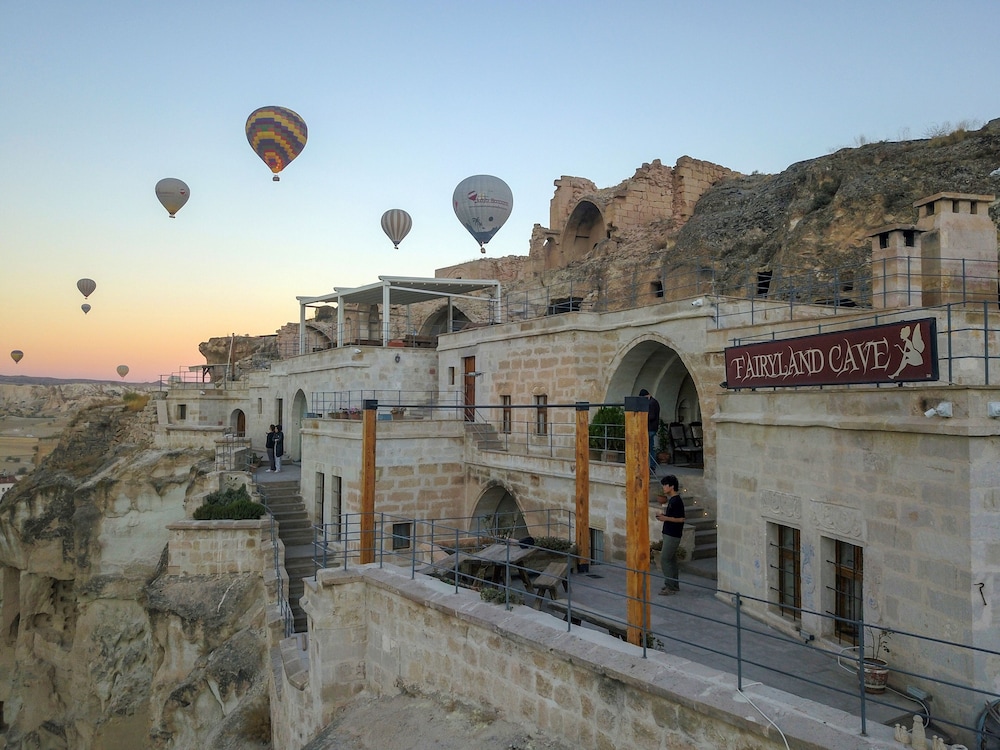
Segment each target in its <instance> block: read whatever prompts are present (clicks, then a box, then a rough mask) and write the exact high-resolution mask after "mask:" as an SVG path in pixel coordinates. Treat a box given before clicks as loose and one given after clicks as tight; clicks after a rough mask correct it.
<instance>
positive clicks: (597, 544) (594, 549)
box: [590, 528, 604, 563]
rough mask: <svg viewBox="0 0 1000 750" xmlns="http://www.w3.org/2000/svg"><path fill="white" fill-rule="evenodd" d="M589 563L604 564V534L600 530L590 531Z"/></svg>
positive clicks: (592, 529)
mask: <svg viewBox="0 0 1000 750" xmlns="http://www.w3.org/2000/svg"><path fill="white" fill-rule="evenodd" d="M590 561H591V562H592V563H602V562H604V532H603V531H601V530H600V529H594V528H591V529H590Z"/></svg>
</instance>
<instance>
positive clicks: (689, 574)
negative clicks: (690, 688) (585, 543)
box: [527, 559, 941, 736]
mask: <svg viewBox="0 0 1000 750" xmlns="http://www.w3.org/2000/svg"><path fill="white" fill-rule="evenodd" d="M714 566H715V560H714V559H712V560H698V561H693V563H686V564H685V565H684V567H682V569H681V574H680V579H681V590H680V592H679V593H678V594H675V595H673V596H660V595H658V594H657V593H656V592H658V591H659V589H660V586H661V583H662V579H661V578H660V576H659V573H658V572H657V571H656V570H655V569H654V570H652V571H651V581H650V589H651V591H652V592H653V594H652V596H651V605H650V622H651V626H650V630H651V632H652V633H653V637H654V638H655V641H654V643H655V648H657V649H658V650H661V651H664V652H665V653H668V654H675V655H677V656H681V657H683V658H685V659H689V660H691V661H693V662H697V663H699V664H703V665H706V666H709V667H712V668H715V669H718V670H721V671H725V672H730V673H733V674H734V675H735V674H736V673H737V670H738V668H739V666H738V662H737V659H736V654H737V653H740V654H741V656H742V679H743V685H744V687H746V686H747V685H749V684H751V683H756V682H760V683H763V684H764V685H767V686H769V687H773V688H777V689H779V690H783V691H785V692H788V693H790V694H792V695H795V696H798V697H802V698H807V699H809V700H813V701H816V702H817V703H821V704H823V705H826V706H830V707H833V708H837V709H840V710H842V711H845V712H847V713H851V714H854V715H856V716H858V717H859V726H860V716H861V699H860V694H859V687H858V678H857V675H856V674H855V672H854V671H853V670H852V669H849V668H848V667H849V666H850V665H849V663H847V662H845V664H844V665H843V666H842V665H841V664H839V663H838V659H837V656H836V651H837V649H832V648H831V647H829V646H815V645H807V644H806V643H805V642H804V641H803V640H802V639H800V638H791V637H789V636H787V635H785V634H784V633H782V632H781V631H779V630H776V629H774V628H771V627H768V626H767V625H765V624H763V623H762V622H760V621H759V620H756V619H754V618H752V617H750V616H749V615H746V614H744V615H743V616H742V617H741V618H740V620H741V622H740V636H739V639H738V638H737V630H736V620H737V613H736V608H735V607H734V606H733V605H732V604H731V603H729V602H728V601H726V600H724V598H723V597H722V596H721V595H719V594H718V593H717V590H716V583H715V581H714V580H713V578H712V576H714V573H715V570H714ZM626 591H627V572H626V570H625V569H624V568H623V567H619V566H617V565H611V564H601V565H591V566H590V569H589V571H587V572H586V573H576V572H574V573H573V574H572V576H571V583H570V591H569V595H568V596H567V594H566V592H564V591H562V590H561V589H560V591H559V596H560V601H562V602H563V603H566V602H567V599H568V600H569V603H570V604H571V605H572V606H574V607H576V606H579V607H582V608H585V609H592V610H595V611H597V612H600V613H601V614H602V615H604V616H605V617H608V618H609V619H614V620H615V621H617V622H621V623H623V624H624V623H625V622H626V620H627V601H628V600H627V595H626ZM530 596H531V595H530V594H529V595H527V597H530ZM529 603H530V598H529ZM579 627H588V628H593V629H598V628H597V627H596V626H593V625H588V624H586V623H585V624H583V625H580V626H579ZM900 689H902V686H900ZM837 691H843V693H841V692H837ZM865 698H866V706H865V711H866V717H867V720H868V722H878V723H882V724H886V725H888V726H893V725H894V724H896V723H897V722H899V723H903V722H904V721H905V724H906V725H907V726H910V725H911V724H912V716H913V714H914V713H919V712H921V707H920V705H919V704H918V703H916V702H915V701H913V700H912V699H910V698H908V697H905V696H902V695H899V694H897V693H895V692H893V691H887V692H886V693H884V694H882V695H872V694H867V695H866V696H865ZM880 704H883V705H880ZM939 733H941V732H939ZM928 736H929V735H928Z"/></svg>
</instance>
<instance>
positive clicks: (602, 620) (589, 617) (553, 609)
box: [539, 599, 628, 641]
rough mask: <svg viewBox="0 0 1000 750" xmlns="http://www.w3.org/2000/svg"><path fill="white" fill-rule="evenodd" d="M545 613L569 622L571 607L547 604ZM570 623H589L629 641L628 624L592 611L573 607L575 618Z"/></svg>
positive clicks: (559, 603) (556, 602)
mask: <svg viewBox="0 0 1000 750" xmlns="http://www.w3.org/2000/svg"><path fill="white" fill-rule="evenodd" d="M539 602H541V599H539ZM544 611H545V612H548V613H549V614H550V615H556V616H558V617H560V618H561V619H563V620H567V619H568V616H569V607H568V606H567V605H566V604H564V603H563V602H560V601H551V602H545V609H544ZM570 622H571V623H572V624H573V625H580V624H581V623H584V622H587V623H590V624H591V625H596V626H597V627H599V628H603V629H604V630H607V631H608V635H612V636H614V637H615V638H620V639H621V640H623V641H626V640H628V625H627V624H626V623H624V622H619V621H617V620H612V619H611V618H609V617H605V616H604V615H602V614H599V613H597V612H593V611H591V610H586V609H579V608H578V607H573V616H572V619H571V620H570Z"/></svg>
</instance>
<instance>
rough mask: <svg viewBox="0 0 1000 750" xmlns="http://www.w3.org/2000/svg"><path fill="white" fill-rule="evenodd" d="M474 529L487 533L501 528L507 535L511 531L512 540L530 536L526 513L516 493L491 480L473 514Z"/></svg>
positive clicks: (477, 502)
mask: <svg viewBox="0 0 1000 750" xmlns="http://www.w3.org/2000/svg"><path fill="white" fill-rule="evenodd" d="M472 515H473V520H472V522H471V523H472V528H471V529H470V531H473V530H476V529H479V530H482V531H485V530H487V529H493V528H497V527H499V529H500V530H501V531H503V532H504V533H505V534H506V532H507V531H508V530H509V532H510V534H509V536H510V538H512V539H523V538H524V537H526V536H528V525H527V523H526V522H525V520H524V512H523V511H522V510H521V506H520V504H519V503H518V502H517V497H516V496H515V495H514V492H513V491H512V490H511V489H510V488H509V487H507V486H506V485H504V484H503V483H502V482H500V481H498V480H491V481H490V482H489V483H487V485H486V487H485V488H484V489H483V492H482V494H481V495H480V496H479V500H477V501H476V508H475V510H474V511H473V513H472Z"/></svg>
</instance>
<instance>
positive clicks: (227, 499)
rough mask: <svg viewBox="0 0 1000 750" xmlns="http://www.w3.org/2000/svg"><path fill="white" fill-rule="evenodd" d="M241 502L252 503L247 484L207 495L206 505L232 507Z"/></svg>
mask: <svg viewBox="0 0 1000 750" xmlns="http://www.w3.org/2000/svg"><path fill="white" fill-rule="evenodd" d="M241 500H243V501H246V502H250V492H249V491H248V490H247V486H246V485H245V484H241V485H240V486H239V487H237V488H233V487H227V488H226V489H224V490H216V491H215V492H210V493H208V494H207V495H205V505H232V504H233V503H238V502H240V501H241Z"/></svg>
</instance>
